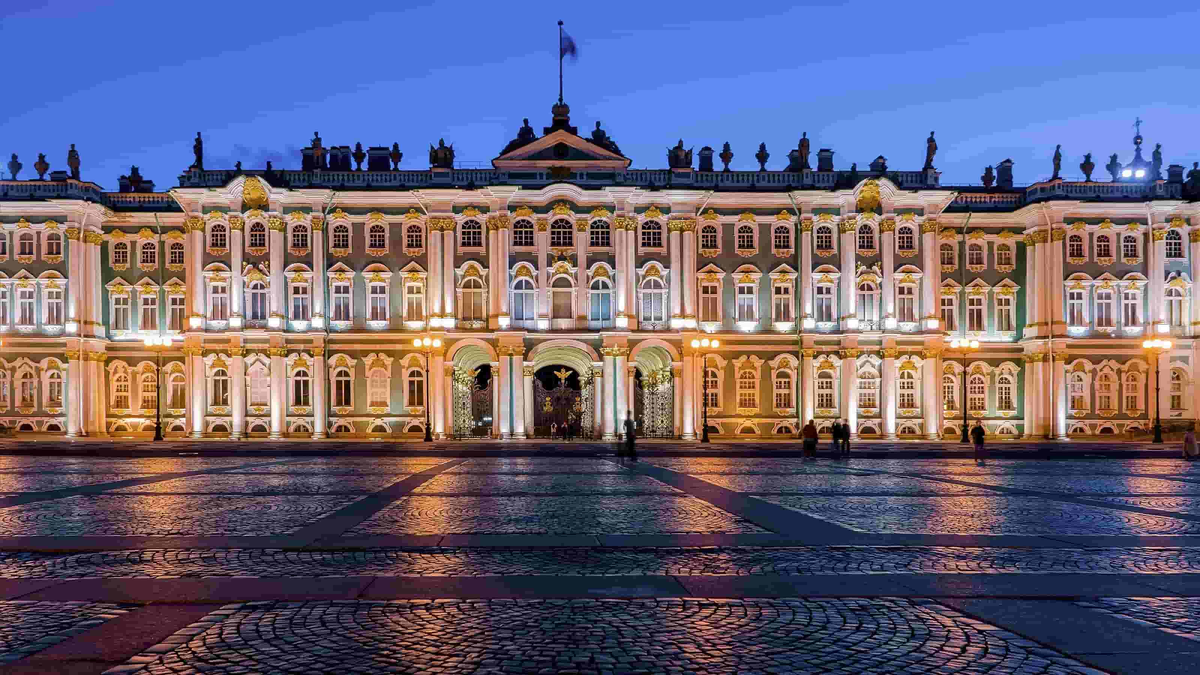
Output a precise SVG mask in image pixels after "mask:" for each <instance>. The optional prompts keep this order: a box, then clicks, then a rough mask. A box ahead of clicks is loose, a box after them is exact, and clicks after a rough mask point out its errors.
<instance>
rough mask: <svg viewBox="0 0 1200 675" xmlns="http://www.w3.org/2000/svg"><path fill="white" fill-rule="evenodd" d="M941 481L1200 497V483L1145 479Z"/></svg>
mask: <svg viewBox="0 0 1200 675" xmlns="http://www.w3.org/2000/svg"><path fill="white" fill-rule="evenodd" d="M941 477H945V478H953V479H956V480H966V481H970V482H972V483H976V484H979V485H994V486H1000V487H1007V488H1017V489H1020V490H1035V491H1038V492H1056V493H1060V494H1121V495H1125V494H1162V495H1174V494H1177V495H1200V483H1192V482H1186V481H1178V480H1165V479H1162V478H1146V477H1144V476H1132V475H1129V476H1104V475H1088V474H1076V475H1062V476H1029V475H1005V474H991V475H982V476H968V475H963V474H950V475H946V474H942V476H941Z"/></svg>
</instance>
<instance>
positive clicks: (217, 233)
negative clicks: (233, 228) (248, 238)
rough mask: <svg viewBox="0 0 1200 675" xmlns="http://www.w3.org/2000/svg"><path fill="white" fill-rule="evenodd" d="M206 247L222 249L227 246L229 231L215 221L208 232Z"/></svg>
mask: <svg viewBox="0 0 1200 675" xmlns="http://www.w3.org/2000/svg"><path fill="white" fill-rule="evenodd" d="M208 247H209V248H212V249H224V248H228V247H229V231H228V230H226V229H225V226H224V225H222V224H221V223H216V224H214V225H213V226H212V229H211V230H209V232H208Z"/></svg>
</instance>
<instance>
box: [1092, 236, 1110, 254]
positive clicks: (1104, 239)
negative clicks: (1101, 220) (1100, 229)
mask: <svg viewBox="0 0 1200 675" xmlns="http://www.w3.org/2000/svg"><path fill="white" fill-rule="evenodd" d="M1096 257H1097V258H1111V257H1112V240H1110V239H1109V238H1108V235H1106V234H1102V235H1100V236H1098V237H1096Z"/></svg>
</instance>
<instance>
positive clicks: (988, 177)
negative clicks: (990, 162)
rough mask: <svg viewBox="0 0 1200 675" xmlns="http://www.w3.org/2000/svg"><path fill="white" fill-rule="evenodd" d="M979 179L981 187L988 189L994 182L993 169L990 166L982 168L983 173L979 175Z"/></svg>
mask: <svg viewBox="0 0 1200 675" xmlns="http://www.w3.org/2000/svg"><path fill="white" fill-rule="evenodd" d="M979 180H981V181H983V187H985V188H989V189H990V188H991V187H992V185H993V184H994V183H995V182H996V174H995V172H994V171H992V167H991V166H988V167H987V168H985V169H984V170H983V175H982V176H980V177H979Z"/></svg>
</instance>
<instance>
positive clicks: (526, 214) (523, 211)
mask: <svg viewBox="0 0 1200 675" xmlns="http://www.w3.org/2000/svg"><path fill="white" fill-rule="evenodd" d="M513 216H514V217H516V218H532V217H533V209H531V208H529V207H528V206H519V207H517V210H516V211H513Z"/></svg>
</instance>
